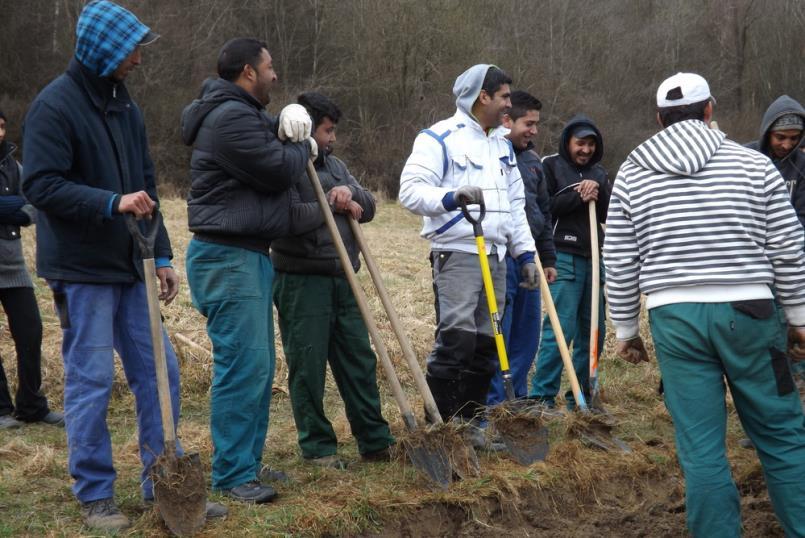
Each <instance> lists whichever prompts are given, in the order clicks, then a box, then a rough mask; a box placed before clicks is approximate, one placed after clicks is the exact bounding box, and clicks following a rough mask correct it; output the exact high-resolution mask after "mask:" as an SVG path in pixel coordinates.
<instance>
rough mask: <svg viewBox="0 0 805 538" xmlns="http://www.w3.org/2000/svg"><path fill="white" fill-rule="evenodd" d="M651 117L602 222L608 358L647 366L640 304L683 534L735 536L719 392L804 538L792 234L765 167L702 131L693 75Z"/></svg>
mask: <svg viewBox="0 0 805 538" xmlns="http://www.w3.org/2000/svg"><path fill="white" fill-rule="evenodd" d="M657 107H658V112H657V120H658V122H659V124H660V126H661V127H662V130H661V131H660V132H659V133H657V134H656V135H654V136H653V137H651V138H650V139H648V140H647V141H645V142H644V143H643V144H641V145H640V146H638V147H637V148H636V149H635V150H634V151H632V153H631V154H630V155H629V157H628V158H627V160H626V162H624V163H623V165H621V168H620V170H619V171H618V175H617V178H616V179H615V185H614V188H613V192H612V198H611V200H610V205H609V211H608V214H607V235H606V239H605V240H604V263H605V266H606V273H607V279H606V280H607V291H608V298H609V308H610V313H611V317H612V322H613V324H614V325H615V328H616V331H617V338H618V345H617V351H618V355H620V356H621V357H622V358H624V359H625V360H627V361H630V362H635V363H636V362H641V361H648V355H647V353H646V350H645V348H644V346H643V341H642V339H641V337H640V336H639V333H638V328H639V324H638V320H639V314H640V294H641V293H643V294H645V295H647V301H646V306H647V308H648V311H649V324H650V327H651V333H652V337H653V339H654V346H655V349H656V355H657V362H658V363H659V366H660V371H661V373H662V379H663V383H664V388H665V392H664V397H665V405H666V407H667V408H668V411H669V413H670V414H671V416H672V417H673V421H674V427H675V430H676V448H677V456H678V458H679V464H680V466H681V467H682V471H683V472H684V474H685V482H686V489H687V493H686V508H687V520H688V529H689V531H690V533H691V534H692V535H693V536H708V537H716V536H723V537H727V536H730V537H732V536H740V534H741V516H740V499H739V494H738V490H737V488H736V487H735V483H734V482H733V480H732V477H731V475H730V467H729V462H728V461H727V456H726V443H725V436H726V428H727V408H726V405H725V396H726V395H725V385H726V384H728V385H729V387H730V393H731V394H732V398H733V401H734V403H735V409H736V411H737V412H738V416H739V417H740V419H741V423H742V424H743V426H744V429H745V430H746V432H747V434H748V435H749V437H750V439H751V440H752V441H753V442H754V444H755V446H756V447H757V453H758V457H759V458H760V461H761V464H762V465H763V471H764V475H765V478H766V484H767V486H768V490H769V497H770V498H771V502H772V505H773V507H774V511H775V513H776V514H777V517H778V519H779V520H780V523H781V524H782V526H783V528H784V529H785V533H786V536H805V519H803V518H802V514H803V513H805V418H803V412H802V407H801V405H800V402H799V397H798V394H797V392H796V390H795V387H794V382H793V379H792V376H791V370H790V367H791V363H790V360H789V358H788V356H786V348H787V351H788V353H789V354H790V356H791V357H793V358H794V359H795V360H803V359H805V256H803V249H802V243H803V231H802V227H801V226H800V224H799V221H798V220H797V216H796V214H795V213H794V209H793V208H792V207H791V204H790V203H789V200H788V193H787V191H786V188H785V183H784V182H783V179H782V177H781V176H780V173H779V172H778V171H777V168H775V166H774V164H772V162H771V161H770V160H769V159H768V157H766V156H764V155H761V154H760V153H757V152H755V151H752V150H749V149H747V148H744V147H743V146H741V145H739V144H737V143H735V142H733V141H731V140H728V139H727V138H726V135H725V134H724V133H722V132H721V131H718V130H715V129H711V128H709V126H708V125H709V123H710V119H711V117H712V115H713V99H712V97H711V95H710V88H709V86H708V84H707V81H705V80H704V78H702V77H701V76H699V75H696V74H692V73H679V74H677V75H674V76H673V77H670V78H669V79H667V80H666V81H665V82H663V83H662V84H661V85H660V88H659V90H658V91H657ZM772 286H774V287H775V289H776V291H777V295H778V298H779V301H780V304H781V305H782V308H783V310H784V311H785V315H786V317H787V318H788V323H789V329H788V334H787V341H786V334H785V332H784V331H783V330H782V327H781V325H780V323H779V321H778V319H777V315H776V309H775V305H774V299H773V295H772V290H771V287H772ZM725 381H726V383H725Z"/></svg>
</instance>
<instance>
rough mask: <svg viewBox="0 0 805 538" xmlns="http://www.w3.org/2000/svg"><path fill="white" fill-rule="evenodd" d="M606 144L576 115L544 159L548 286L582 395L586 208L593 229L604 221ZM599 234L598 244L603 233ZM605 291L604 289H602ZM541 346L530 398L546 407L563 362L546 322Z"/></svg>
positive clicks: (586, 371) (588, 289) (588, 267)
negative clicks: (551, 268)
mask: <svg viewBox="0 0 805 538" xmlns="http://www.w3.org/2000/svg"><path fill="white" fill-rule="evenodd" d="M603 155H604V140H603V138H602V136H601V132H600V131H599V130H598V127H596V125H595V123H593V121H592V120H591V119H590V118H588V117H587V116H584V115H581V114H580V115H577V116H575V117H573V118H571V120H570V121H569V122H568V123H567V125H565V128H564V130H563V131H562V135H561V136H560V138H559V153H556V154H553V155H549V156H547V157H545V158H544V159H543V167H544V169H545V179H546V181H547V185H548V193H549V194H550V196H551V215H552V216H553V241H554V244H555V245H556V273H557V277H556V281H554V282H553V283H551V285H550V288H551V296H552V297H553V302H554V304H555V305H556V309H557V314H558V315H559V322H560V323H561V325H562V332H563V333H564V335H565V338H567V339H568V342H567V344H568V345H570V343H571V342H572V343H573V366H574V369H575V370H576V377H578V379H579V384H580V385H581V387H582V390H583V391H584V392H585V394H586V393H587V392H589V377H590V317H591V316H590V314H591V299H592V283H593V278H602V277H603V271H602V272H600V274H598V275H593V274H592V259H591V256H592V251H591V247H590V245H591V241H590V217H589V209H588V204H589V203H590V202H591V201H594V202H595V207H596V216H597V220H598V222H597V224H600V223H603V222H604V220H605V219H606V214H607V207H608V204H609V194H610V186H609V181H608V179H607V172H606V170H605V169H604V167H603V166H601V164H599V163H600V161H601V158H602V157H603ZM596 230H597V231H598V244H599V245H601V243H602V236H603V231H602V229H601V226H596ZM602 288H603V286H602ZM603 297H604V296H603V292H601V295H600V296H599V299H598V305H599V315H598V320H599V321H598V335H599V339H598V351H599V353H600V352H601V350H602V348H603V344H604V333H605V331H606V324H605V317H604V300H603ZM543 327H544V329H543V335H542V344H541V346H540V349H539V353H538V355H537V371H536V374H535V375H534V378H533V379H532V380H531V390H530V392H529V397H531V398H534V399H536V400H538V401H540V402H542V403H543V404H545V406H546V407H549V408H552V407H554V405H555V404H556V402H555V399H556V395H557V394H558V393H559V387H560V383H561V378H562V358H561V355H560V354H559V346H558V345H557V343H556V333H555V332H554V330H553V327H552V326H551V324H550V322H549V320H548V318H547V317H546V318H545V321H544V322H543ZM565 398H566V400H567V406H568V408H569V409H572V408H573V407H574V406H575V400H574V398H573V393H572V392H571V391H568V392H567V394H566V395H565Z"/></svg>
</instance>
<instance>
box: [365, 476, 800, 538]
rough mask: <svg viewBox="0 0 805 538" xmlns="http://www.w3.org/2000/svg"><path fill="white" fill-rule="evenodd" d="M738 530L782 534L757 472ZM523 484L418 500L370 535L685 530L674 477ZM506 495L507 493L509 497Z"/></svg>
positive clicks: (665, 533)
mask: <svg viewBox="0 0 805 538" xmlns="http://www.w3.org/2000/svg"><path fill="white" fill-rule="evenodd" d="M738 485H739V489H740V490H741V494H742V501H741V502H742V514H743V523H744V536H745V537H783V536H784V535H783V531H782V529H781V528H780V526H779V524H778V523H777V521H776V519H775V517H774V513H773V512H772V508H771V504H770V503H769V500H768V495H767V494H766V490H765V486H764V485H763V477H762V474H761V473H760V471H758V472H757V474H753V475H750V476H748V477H746V478H745V479H744V480H743V481H742V482H740V483H739V484H738ZM571 488H572V485H563V486H561V487H560V488H553V489H547V488H545V489H538V488H536V487H535V488H529V489H525V490H520V491H519V492H517V495H516V496H515V498H507V497H495V498H483V499H479V500H477V501H475V502H472V503H469V504H467V503H462V504H460V505H459V504H450V503H438V504H431V505H427V506H421V507H418V508H417V509H415V510H414V511H413V512H412V513H407V514H405V515H403V516H401V517H400V518H399V519H396V520H394V521H388V522H386V523H385V525H384V528H383V531H382V532H380V533H377V534H371V535H367V536H372V537H378V538H379V537H396V536H403V537H420V536H421V537H441V536H460V537H470V536H472V537H490V538H492V537H494V538H501V537H504V536H505V537H509V536H551V537H568V538H570V537H578V536H602V537H607V536H618V537H622V536H640V537H649V536H650V537H676V536H679V537H682V536H688V534H687V531H686V528H685V502H684V491H683V487H682V483H681V480H680V479H679V478H676V477H666V478H663V479H656V478H650V477H623V479H616V480H611V479H609V480H606V481H602V482H601V483H598V484H595V485H594V486H593V487H592V488H591V490H590V491H589V492H588V493H585V494H580V493H579V491H578V490H576V491H572V490H571ZM509 497H511V496H509Z"/></svg>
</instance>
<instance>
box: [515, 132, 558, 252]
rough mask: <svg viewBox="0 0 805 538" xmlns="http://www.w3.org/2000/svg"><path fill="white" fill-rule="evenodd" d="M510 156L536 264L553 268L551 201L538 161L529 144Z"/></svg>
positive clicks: (540, 164)
mask: <svg viewBox="0 0 805 538" xmlns="http://www.w3.org/2000/svg"><path fill="white" fill-rule="evenodd" d="M514 152H515V154H516V155H517V168H518V169H519V170H520V175H521V176H522V177H523V187H524V190H525V216H526V218H527V219H528V226H529V228H531V235H532V236H533V237H534V243H536V245H537V252H538V253H539V259H540V262H541V263H542V266H543V267H554V266H555V265H556V249H555V248H554V245H553V230H552V226H553V223H552V219H551V197H550V195H549V194H548V184H547V181H546V180H545V171H544V169H543V167H542V161H541V160H540V158H539V155H538V154H537V152H536V151H534V145H533V144H531V143H529V145H528V147H527V148H526V149H516V148H515V150H514Z"/></svg>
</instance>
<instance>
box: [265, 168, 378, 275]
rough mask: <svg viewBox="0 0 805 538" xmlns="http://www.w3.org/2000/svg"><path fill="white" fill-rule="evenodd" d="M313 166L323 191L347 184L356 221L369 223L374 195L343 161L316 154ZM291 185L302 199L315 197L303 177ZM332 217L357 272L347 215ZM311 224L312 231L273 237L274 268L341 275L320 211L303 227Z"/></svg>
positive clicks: (352, 239)
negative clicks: (357, 210)
mask: <svg viewBox="0 0 805 538" xmlns="http://www.w3.org/2000/svg"><path fill="white" fill-rule="evenodd" d="M315 166H316V172H317V174H318V175H319V180H320V181H321V184H322V188H323V189H324V191H325V192H328V191H329V190H330V189H332V188H333V187H338V186H342V185H345V186H347V187H349V190H350V191H352V199H353V200H355V202H357V203H358V205H360V206H361V207H362V208H363V214H362V215H361V219H360V222H369V221H370V220H372V219H373V218H374V216H375V198H374V196H372V193H370V192H369V191H368V190H366V189H364V188H363V187H362V186H361V185H360V184H359V183H358V181H357V180H356V179H355V178H354V177H352V174H350V173H349V170H348V169H347V165H346V164H344V162H343V161H341V160H340V159H338V158H336V157H333V156H331V155H328V156H324V155H320V156H319V157H318V159H316V162H315ZM295 186H296V189H297V190H298V192H299V196H300V198H301V201H302V202H311V201H315V200H316V195H315V193H314V192H313V188H312V186H311V184H310V181H309V180H308V178H307V176H303V177H300V178H299V179H298V180H297V182H296V185H295ZM333 216H334V217H335V223H336V225H337V226H338V231H339V233H340V234H341V238H342V239H343V240H344V245H345V246H346V248H347V252H348V253H349V259H350V261H351V262H352V268H353V269H354V270H355V271H357V270H358V269H359V268H360V259H359V257H358V255H359V254H360V249H359V247H358V244H357V242H356V241H355V237H354V236H353V235H352V230H351V229H350V227H349V221H348V220H347V219H349V218H351V217H349V216H347V215H344V214H340V213H335V214H334V215H333ZM311 224H315V225H316V228H315V229H313V230H312V231H310V232H307V233H305V234H302V235H298V236H291V237H284V238H282V239H276V240H275V241H274V242H273V243H272V244H271V262H272V263H273V265H274V268H275V269H276V270H277V271H282V272H286V273H297V274H312V275H339V276H340V275H343V274H344V268H343V267H342V265H341V260H340V259H339V257H338V252H337V251H336V249H335V243H334V242H333V239H332V237H331V236H330V231H329V229H328V228H327V225H326V224H325V223H324V219H323V218H322V217H321V213H320V212H319V216H318V218H316V219H315V220H308V221H307V222H305V223H304V225H305V226H308V225H311Z"/></svg>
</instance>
